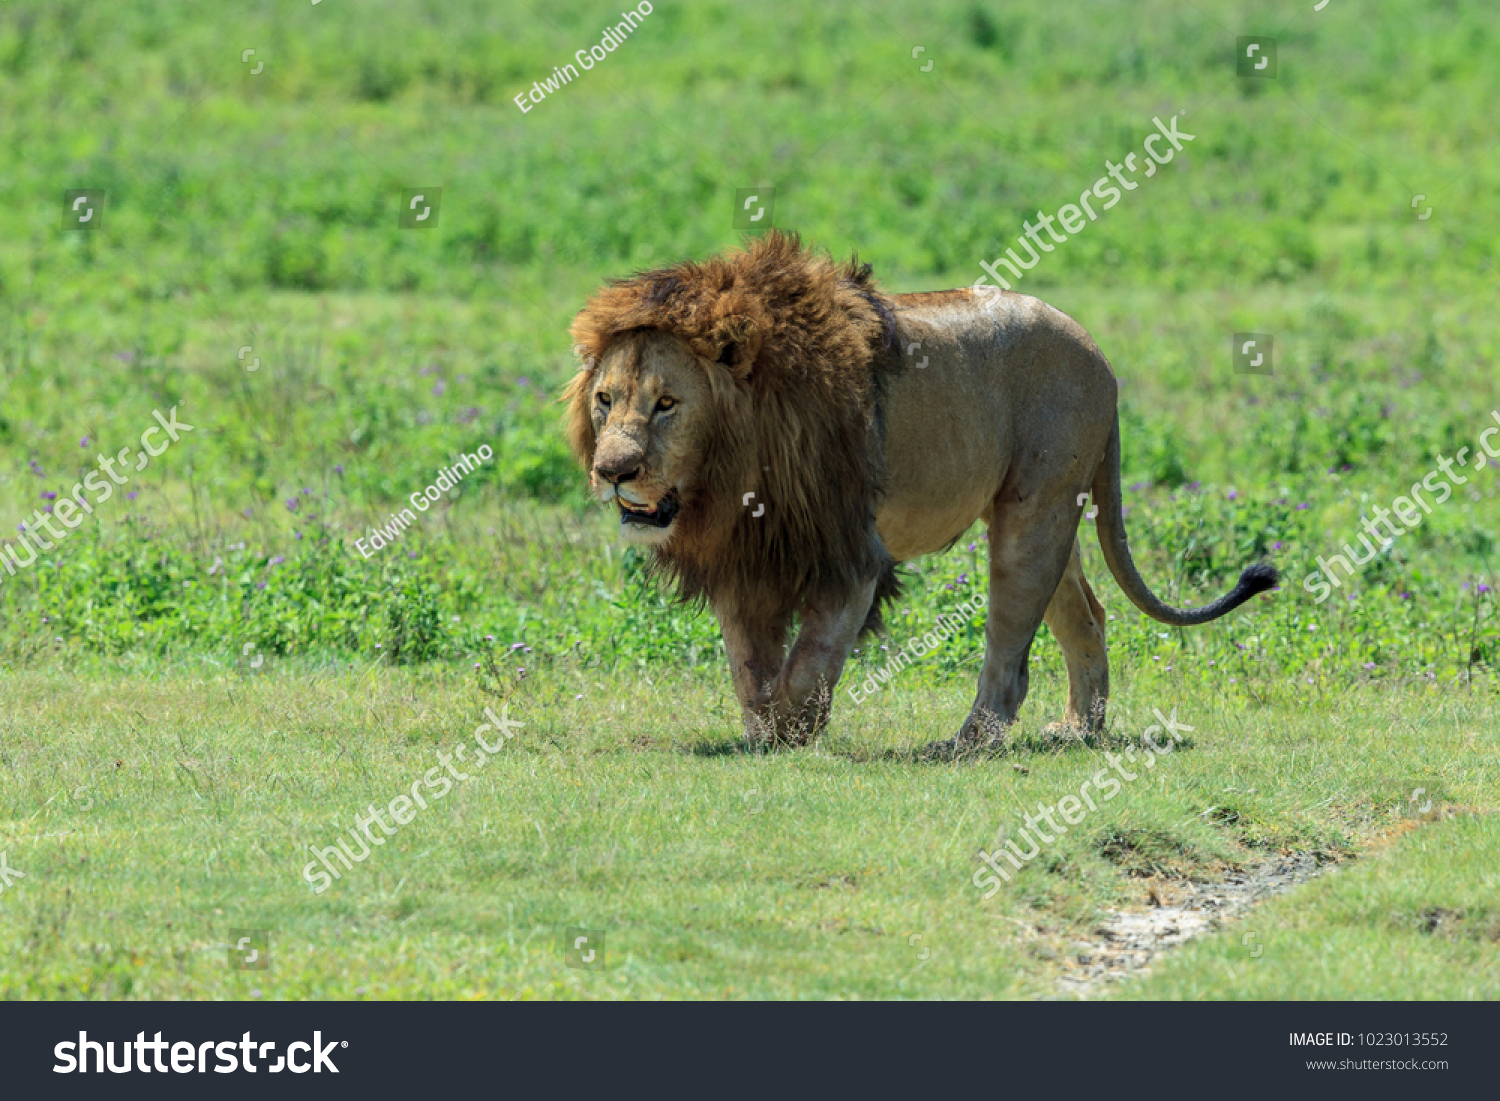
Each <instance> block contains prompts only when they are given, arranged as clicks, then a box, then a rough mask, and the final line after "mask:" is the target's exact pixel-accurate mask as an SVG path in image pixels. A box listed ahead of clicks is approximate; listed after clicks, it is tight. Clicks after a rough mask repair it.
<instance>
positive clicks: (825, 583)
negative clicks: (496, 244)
mask: <svg viewBox="0 0 1500 1101" xmlns="http://www.w3.org/2000/svg"><path fill="white" fill-rule="evenodd" d="M645 330H655V331H658V332H663V333H669V334H671V335H673V336H675V337H677V338H678V339H680V340H681V341H682V342H683V343H684V344H685V345H686V346H687V347H688V348H689V349H690V350H691V351H692V352H693V353H694V354H695V355H696V356H698V357H699V359H700V361H701V363H702V365H703V368H704V370H705V371H707V372H708V373H709V379H710V383H711V384H712V386H713V392H714V396H715V400H716V402H717V404H718V410H717V416H716V418H715V420H716V424H715V431H714V432H713V434H712V436H711V437H710V439H709V440H708V441H707V443H706V445H705V448H704V454H703V458H702V464H701V469H702V470H703V472H704V474H705V483H704V484H703V485H702V486H701V487H700V490H699V496H698V498H697V500H696V501H695V505H696V507H695V508H694V509H692V510H691V511H690V512H687V513H685V514H684V517H683V520H682V521H681V522H680V524H681V530H679V531H678V532H677V533H676V535H675V536H674V538H673V540H672V542H671V543H670V544H669V545H668V546H667V547H666V548H664V549H663V550H662V551H660V552H658V554H659V565H660V566H661V568H663V569H664V570H665V571H666V572H667V573H668V574H669V575H670V576H671V577H672V578H673V580H675V582H676V583H677V586H678V589H679V592H680V594H681V595H682V596H684V597H686V598H690V599H692V598H703V597H706V598H710V599H712V600H714V601H715V602H717V603H732V604H734V605H735V606H738V607H743V608H756V609H760V610H763V611H764V612H766V613H767V614H775V613H777V612H781V611H790V610H800V609H801V608H803V607H804V606H807V605H820V604H833V603H841V602H843V601H845V600H847V599H848V598H849V597H850V595H851V594H852V593H853V592H854V591H855V590H856V588H857V587H858V585H859V584H860V583H861V582H862V581H864V580H865V579H866V578H868V577H870V576H872V574H879V575H881V577H882V578H883V580H884V584H883V586H882V592H881V595H882V597H887V598H888V597H889V596H891V595H894V592H895V586H894V574H893V572H892V571H891V569H890V564H889V560H888V557H887V556H885V555H884V553H883V552H882V551H881V549H880V547H879V544H878V542H877V541H874V540H872V539H871V537H870V536H871V533H872V532H873V530H874V518H875V508H876V504H877V501H878V498H879V494H880V491H881V483H882V471H881V469H880V462H879V455H880V448H879V446H878V441H875V440H872V439H871V434H872V433H877V432H878V425H877V423H876V402H877V396H878V394H879V393H880V391H881V389H882V388H883V386H884V383H885V377H884V376H886V375H889V374H892V373H894V372H896V371H898V370H899V369H900V368H899V360H897V359H893V358H892V357H886V356H879V355H877V353H878V352H879V351H880V350H881V349H883V348H887V347H889V345H890V342H891V339H892V335H893V331H894V321H893V317H892V309H891V304H890V300H889V299H888V298H887V297H886V296H885V295H883V294H882V293H880V291H878V290H877V289H876V288H875V285H874V283H873V281H872V279H871V277H870V268H869V265H865V266H863V267H861V266H859V264H858V261H857V260H855V261H851V262H850V263H848V264H846V265H838V264H835V263H834V262H833V261H832V260H831V259H830V258H828V257H827V256H824V255H820V254H818V253H815V252H812V251H808V250H804V249H803V248H802V247H801V245H800V243H799V241H798V239H797V237H796V236H795V235H790V236H787V235H782V234H780V233H774V232H773V233H770V234H768V235H766V236H765V237H762V238H760V239H759V240H757V241H755V242H754V243H753V244H752V245H751V246H750V247H749V248H748V249H746V250H745V251H742V252H737V253H733V254H731V255H729V256H726V257H715V258H713V259H710V260H707V261H705V262H703V263H694V262H691V261H689V262H685V263H681V264H678V265H676V266H675V267H671V268H666V269H663V270H660V271H652V272H645V273H642V274H639V275H636V276H634V277H633V278H630V279H625V280H621V281H618V282H615V283H612V284H610V285H609V286H607V287H605V288H604V289H603V290H601V291H599V292H598V293H597V294H595V295H594V296H593V297H592V298H591V299H590V300H589V302H588V304H587V305H586V306H585V307H584V309H583V310H582V311H581V312H580V313H579V314H578V316H577V317H576V318H575V319H574V321H573V325H572V328H571V334H572V336H573V340H574V341H575V344H576V351H577V352H578V354H579V355H580V356H581V357H582V358H583V361H584V368H583V370H581V371H580V372H579V374H578V375H577V376H576V377H575V378H574V380H573V381H572V383H571V384H570V386H569V387H568V390H567V392H566V393H565V395H564V400H565V401H567V402H568V406H569V408H568V422H567V431H568V441H569V443H570V445H571V446H572V449H573V452H574V454H575V455H576V456H577V457H578V459H579V461H580V462H581V463H582V464H583V465H584V467H585V469H587V468H588V467H589V466H590V465H591V464H592V462H593V455H594V445H595V440H594V426H593V422H592V420H591V417H590V410H589V394H590V388H591V386H592V383H593V378H592V374H593V371H592V368H593V365H596V364H597V363H598V362H599V361H600V360H602V359H603V357H604V354H605V352H606V350H607V349H608V348H609V346H610V345H611V343H613V342H614V341H615V340H617V339H618V338H619V337H621V336H622V335H624V334H627V333H631V332H635V331H645ZM721 359H722V360H724V361H725V362H722V363H721V362H720V360H721ZM747 493H754V494H755V498H754V501H755V502H760V503H764V504H766V505H767V509H766V511H765V512H764V513H763V514H762V515H761V516H759V517H756V516H754V514H753V509H752V508H747V507H746V506H745V504H744V500H745V495H746V494H747Z"/></svg>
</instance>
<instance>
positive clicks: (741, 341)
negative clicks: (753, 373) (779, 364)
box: [714, 324, 760, 379]
mask: <svg viewBox="0 0 1500 1101" xmlns="http://www.w3.org/2000/svg"><path fill="white" fill-rule="evenodd" d="M742 329H743V330H744V331H742V332H740V333H737V334H735V335H734V336H731V337H730V339H729V340H727V341H725V342H724V345H723V347H721V348H720V349H719V355H718V357H717V358H716V359H715V360H714V362H715V363H717V364H718V365H719V366H720V367H726V368H728V369H729V373H730V374H732V375H734V377H735V378H738V379H743V378H745V377H747V376H748V375H749V374H750V368H751V367H752V366H753V365H754V363H755V357H756V356H757V355H759V354H760V333H759V332H758V331H757V330H756V328H755V326H754V325H753V324H752V325H745V326H742Z"/></svg>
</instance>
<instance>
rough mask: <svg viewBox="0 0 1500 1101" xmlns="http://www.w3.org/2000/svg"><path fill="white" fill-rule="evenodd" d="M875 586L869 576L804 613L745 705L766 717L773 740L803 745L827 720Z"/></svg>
mask: <svg viewBox="0 0 1500 1101" xmlns="http://www.w3.org/2000/svg"><path fill="white" fill-rule="evenodd" d="M875 587H876V582H875V580H874V579H872V580H870V581H868V582H866V583H865V584H863V585H861V586H860V588H859V589H858V590H857V591H856V593H855V594H854V596H853V597H852V598H851V599H850V600H848V601H845V602H844V603H842V604H839V605H834V606H831V607H824V608H810V609H808V610H807V611H806V612H805V613H804V615H803V618H802V629H801V630H800V631H799V632H798V634H797V641H796V643H795V644H794V645H793V646H792V652H791V655H790V656H789V657H788V658H787V660H786V664H785V665H783V666H782V667H781V671H780V672H779V673H778V674H777V675H776V678H775V680H773V681H772V682H771V684H770V685H769V686H768V687H767V688H766V689H765V690H764V691H762V692H761V693H759V694H758V695H757V696H756V698H755V700H754V701H753V703H752V707H751V710H752V711H754V712H755V714H756V716H757V719H758V721H760V722H762V723H765V722H769V724H770V735H771V737H772V739H773V740H775V741H777V742H779V743H785V744H790V745H806V744H807V743H808V742H809V741H810V740H811V739H812V738H813V737H814V736H815V735H817V734H818V732H819V731H821V730H822V729H823V727H824V726H826V725H827V723H828V716H829V713H830V712H831V710H832V707H833V689H834V686H835V685H837V684H838V681H839V676H840V674H842V673H843V671H844V662H846V661H847V660H848V659H849V651H850V650H851V649H852V648H853V646H854V643H855V640H856V639H858V638H859V632H860V630H861V628H863V627H864V625H865V619H866V617H867V615H868V614H869V611H870V604H871V602H872V601H873V600H874V599H875Z"/></svg>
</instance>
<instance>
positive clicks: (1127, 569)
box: [1094, 416, 1280, 627]
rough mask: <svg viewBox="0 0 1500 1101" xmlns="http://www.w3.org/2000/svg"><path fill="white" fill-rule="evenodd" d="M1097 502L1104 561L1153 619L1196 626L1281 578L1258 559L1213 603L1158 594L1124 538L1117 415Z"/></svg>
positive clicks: (1099, 478)
mask: <svg viewBox="0 0 1500 1101" xmlns="http://www.w3.org/2000/svg"><path fill="white" fill-rule="evenodd" d="M1094 504H1095V505H1096V506H1097V507H1098V509H1099V517H1098V524H1097V527H1098V531H1099V546H1100V547H1101V548H1102V549H1103V551H1104V561H1105V562H1106V563H1107V564H1108V566H1109V572H1110V573H1112V574H1114V575H1115V582H1116V583H1117V584H1118V585H1119V586H1120V588H1122V589H1124V590H1125V595H1126V596H1128V597H1130V602H1131V603H1132V604H1134V605H1135V606H1136V607H1137V608H1139V609H1140V610H1141V611H1143V612H1145V613H1146V614H1147V615H1148V616H1150V617H1151V618H1152V619H1155V620H1157V621H1159V622H1161V623H1166V624H1168V625H1170V626H1172V627H1192V626H1194V625H1196V624H1199V623H1207V622H1209V621H1210V620H1214V619H1218V618H1219V617H1220V616H1221V615H1224V614H1225V613H1226V612H1231V611H1233V610H1234V609H1235V608H1238V607H1239V606H1240V605H1241V604H1243V603H1244V602H1245V601H1247V600H1249V599H1250V598H1251V597H1252V596H1254V595H1255V594H1256V593H1260V592H1265V590H1267V589H1269V588H1271V587H1272V586H1274V585H1275V584H1276V583H1277V581H1278V580H1279V579H1280V575H1279V574H1278V573H1277V572H1276V568H1275V567H1274V566H1272V565H1270V564H1269V563H1265V562H1257V563H1256V564H1254V565H1252V566H1247V567H1245V570H1244V572H1243V573H1241V574H1240V579H1239V581H1238V582H1236V583H1235V586H1234V588H1233V589H1231V590H1229V592H1227V593H1225V594H1224V595H1223V596H1221V597H1219V599H1218V600H1215V601H1214V602H1213V603H1212V604H1209V605H1207V606H1205V607H1202V608H1195V609H1192V610H1188V609H1186V608H1174V607H1172V606H1171V605H1170V604H1164V603H1162V601H1161V600H1159V599H1157V596H1156V594H1155V593H1153V592H1152V591H1151V590H1150V589H1149V588H1147V587H1146V582H1145V581H1143V580H1142V579H1141V575H1140V573H1139V571H1137V570H1136V568H1135V562H1134V560H1133V559H1132V558H1131V557H1130V544H1129V543H1128V542H1127V541H1126V539H1125V514H1124V510H1123V508H1122V505H1123V501H1122V499H1121V494H1120V419H1119V417H1118V416H1117V417H1116V418H1115V427H1114V431H1113V432H1111V433H1110V436H1109V446H1108V447H1107V448H1105V451H1104V461H1103V462H1101V463H1100V464H1099V469H1098V470H1097V471H1095V472H1094Z"/></svg>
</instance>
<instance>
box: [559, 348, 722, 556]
mask: <svg viewBox="0 0 1500 1101" xmlns="http://www.w3.org/2000/svg"><path fill="white" fill-rule="evenodd" d="M586 398H587V400H588V402H589V404H590V415H591V417H592V419H593V426H594V437H595V440H596V444H595V447H594V462H593V468H592V469H591V471H590V472H589V483H590V485H591V487H592V488H593V490H594V492H595V493H596V494H597V495H598V496H599V499H600V500H602V501H614V502H615V505H616V506H617V507H618V508H619V511H620V533H621V535H622V536H623V537H624V538H625V539H626V540H627V541H629V542H632V543H637V544H641V545H645V546H660V545H662V544H664V543H666V542H667V541H668V540H669V539H670V538H671V536H672V531H673V529H674V527H675V526H676V524H677V522H678V518H679V516H680V514H681V512H682V510H683V509H684V508H691V507H692V503H693V493H694V489H695V487H696V482H697V471H698V465H699V459H700V456H701V454H702V450H703V439H704V434H705V431H706V430H707V428H708V426H709V424H710V423H711V418H712V401H713V394H712V391H711V389H710V387H709V383H708V379H707V378H706V377H705V375H704V371H703V368H702V367H701V366H700V365H699V364H698V362H697V360H696V359H695V358H694V357H693V355H692V354H691V353H690V352H689V351H688V350H687V348H685V347H684V346H683V345H682V343H681V342H680V341H678V340H677V339H676V338H675V337H672V336H668V335H666V334H664V333H660V332H654V331H646V332H639V333H632V334H629V335H628V336H624V337H621V338H620V339H619V340H616V341H615V342H614V343H613V344H612V345H610V347H609V349H608V351H606V352H605V353H604V357H603V359H602V360H601V361H600V363H599V365H598V367H597V368H596V369H595V371H594V375H593V379H592V387H591V391H590V393H588V394H587V395H586Z"/></svg>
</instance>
